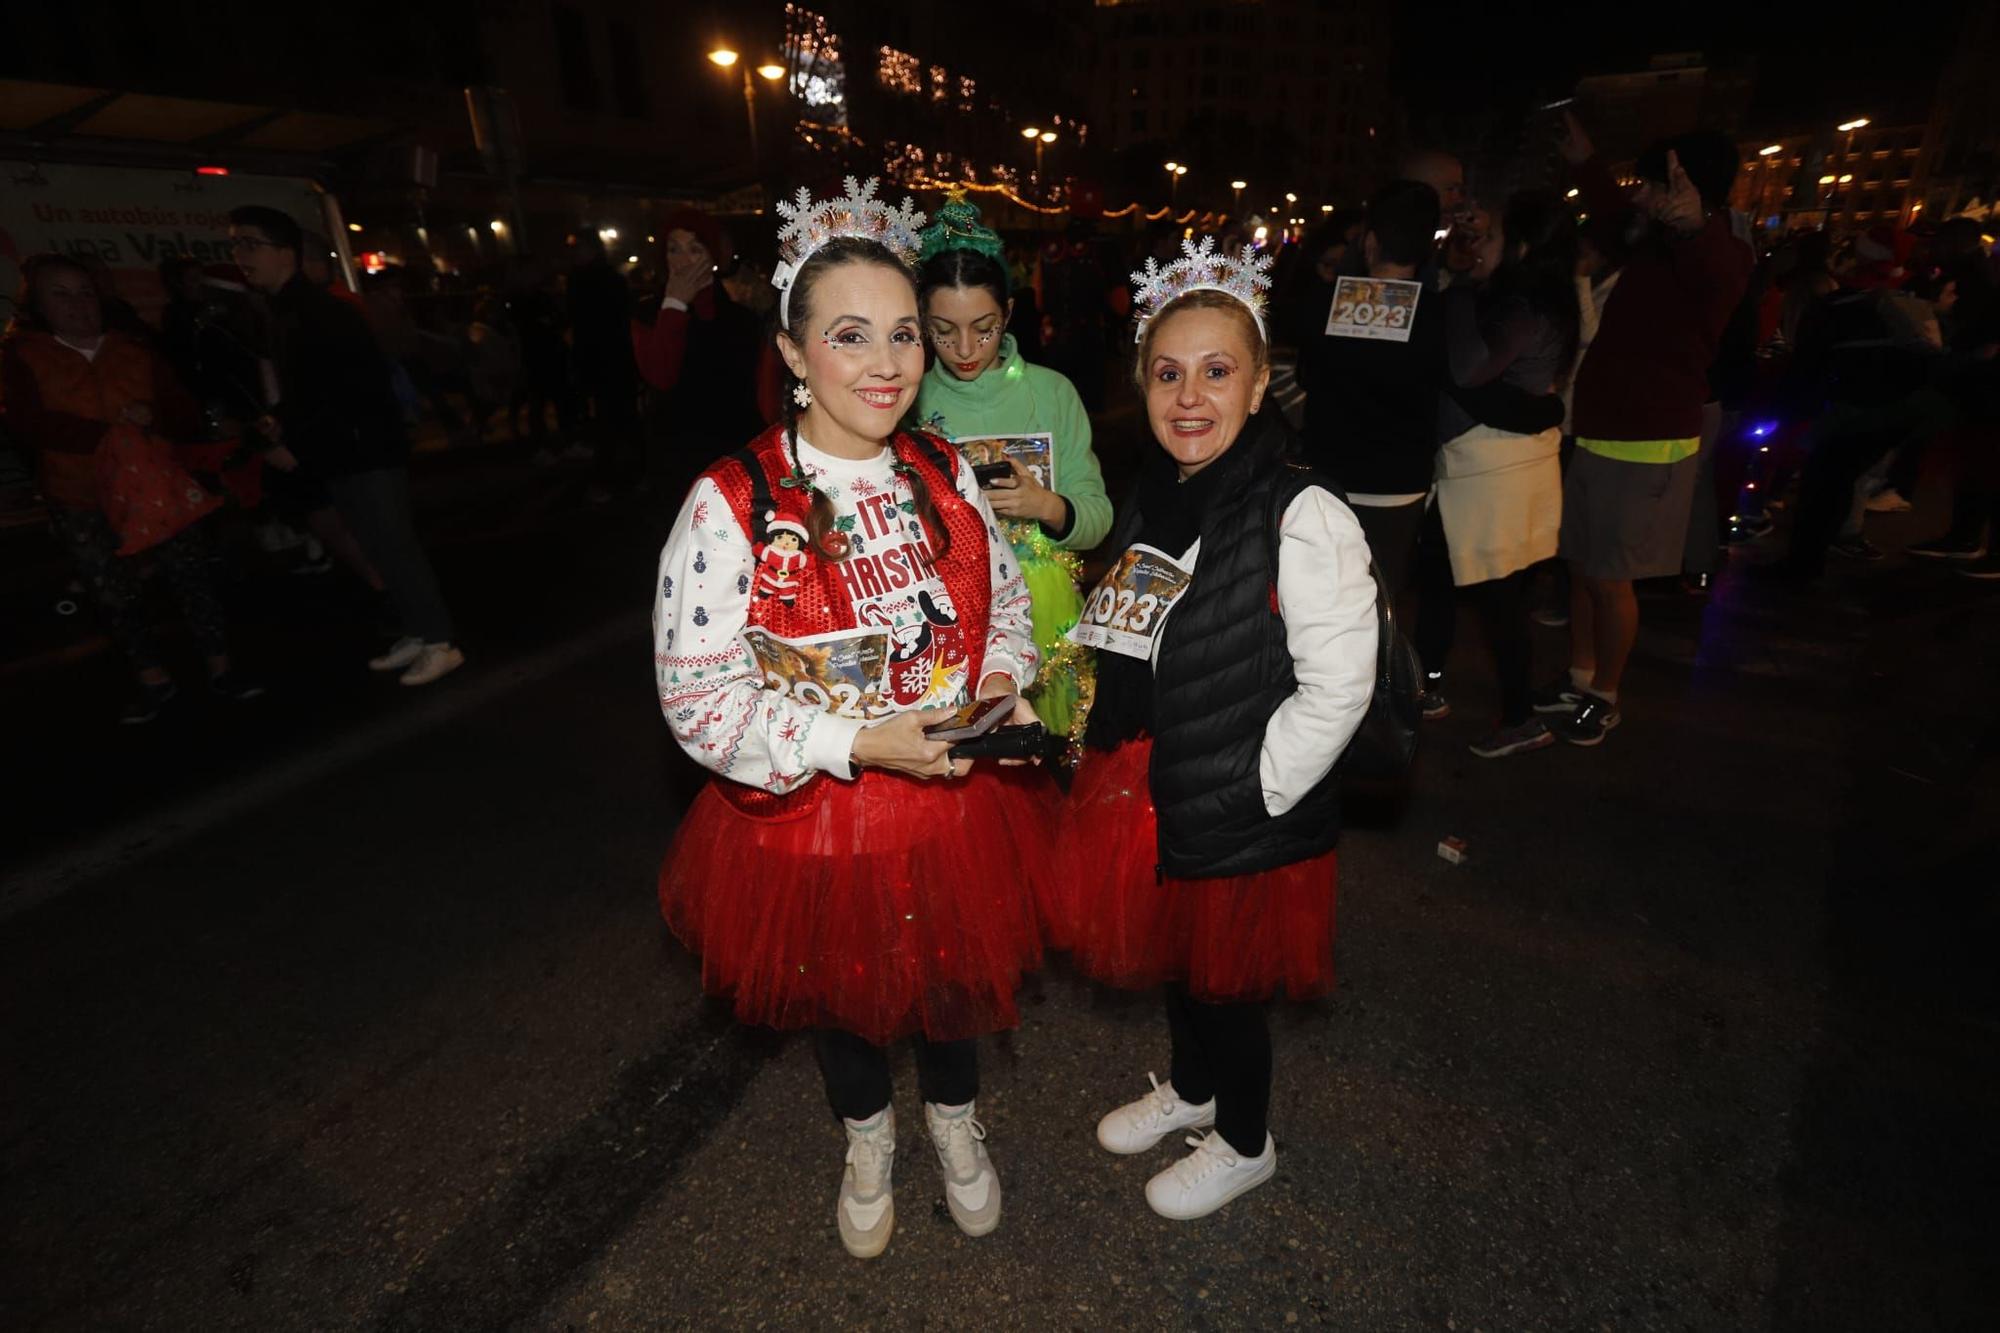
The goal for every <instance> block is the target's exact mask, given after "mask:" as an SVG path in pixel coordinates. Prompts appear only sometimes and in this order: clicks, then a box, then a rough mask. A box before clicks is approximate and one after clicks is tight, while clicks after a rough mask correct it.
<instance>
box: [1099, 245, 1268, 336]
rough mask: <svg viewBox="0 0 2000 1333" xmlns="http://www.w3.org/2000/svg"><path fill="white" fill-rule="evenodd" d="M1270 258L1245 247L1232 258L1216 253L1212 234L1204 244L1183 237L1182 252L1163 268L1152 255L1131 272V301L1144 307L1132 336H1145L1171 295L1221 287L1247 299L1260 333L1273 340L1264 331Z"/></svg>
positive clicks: (1242, 298)
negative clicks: (1143, 266)
mask: <svg viewBox="0 0 2000 1333" xmlns="http://www.w3.org/2000/svg"><path fill="white" fill-rule="evenodd" d="M1271 258H1272V257H1271V256H1270V255H1257V256H1255V257H1254V258H1253V257H1252V256H1251V255H1250V253H1249V251H1247V250H1245V251H1244V252H1243V254H1242V256H1241V257H1240V258H1236V259H1231V258H1230V257H1229V256H1228V255H1225V254H1219V253H1217V251H1216V249H1215V238H1214V237H1213V236H1204V237H1202V238H1201V244H1200V245H1196V244H1195V243H1194V242H1193V241H1192V240H1188V239H1185V238H1184V239H1183V240H1182V241H1181V258H1179V259H1176V260H1175V261H1174V262H1173V263H1171V264H1168V265H1167V266H1166V267H1164V268H1162V267H1161V266H1160V262H1159V261H1158V260H1157V259H1148V260H1147V261H1146V267H1145V268H1143V269H1135V270H1134V271H1133V273H1132V282H1133V284H1134V285H1135V286H1136V287H1137V288H1138V290H1137V291H1135V292H1134V293H1133V297H1132V304H1133V308H1134V309H1136V310H1137V311H1138V312H1139V327H1138V329H1137V330H1136V331H1135V332H1134V334H1133V341H1134V342H1137V341H1138V340H1139V339H1141V338H1143V337H1145V335H1146V325H1147V324H1148V323H1150V322H1151V321H1152V318H1153V316H1155V315H1157V314H1159V313H1160V311H1162V310H1164V309H1165V308H1166V307H1167V305H1168V304H1169V303H1171V302H1172V301H1174V300H1176V299H1178V298H1180V297H1182V296H1185V295H1187V294H1188V293H1189V292H1221V293H1222V294H1223V295H1225V296H1233V297H1235V298H1236V299H1237V300H1239V301H1241V302H1242V303H1243V305H1244V307H1245V308H1246V309H1248V310H1249V311H1250V318H1251V319H1253V320H1255V321H1256V323H1257V336H1258V337H1260V338H1262V339H1264V341H1266V342H1269V341H1270V335H1269V334H1267V333H1266V332H1265V331H1264V291H1265V289H1266V288H1268V287H1269V286H1270V285H1271V275H1270V273H1269V272H1268V270H1269V269H1270V267H1271Z"/></svg>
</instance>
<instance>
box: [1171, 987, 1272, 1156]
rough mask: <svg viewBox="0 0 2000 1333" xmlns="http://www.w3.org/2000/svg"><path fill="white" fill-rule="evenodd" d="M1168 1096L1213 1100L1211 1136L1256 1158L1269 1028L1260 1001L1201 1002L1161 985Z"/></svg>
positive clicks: (1267, 1113) (1264, 1112) (1265, 1096)
mask: <svg viewBox="0 0 2000 1333" xmlns="http://www.w3.org/2000/svg"><path fill="white" fill-rule="evenodd" d="M1167 1030H1168V1032H1169V1033H1170V1034H1171V1035H1172V1037H1173V1043H1174V1046H1173V1066H1172V1070H1173V1073H1172V1078H1173V1083H1174V1095H1175V1096H1177V1097H1179V1098H1180V1099H1181V1100H1182V1101H1184V1102H1194V1103H1197V1104H1199V1103H1201V1102H1205V1101H1207V1100H1208V1099H1209V1098H1211V1097H1213V1098H1214V1099H1215V1132H1216V1133H1218V1134H1220V1135H1222V1137H1223V1138H1224V1139H1225V1140H1226V1141H1227V1142H1228V1144H1229V1146H1230V1147H1232V1148H1234V1149H1235V1150H1236V1151H1237V1152H1239V1153H1243V1154H1244V1155H1246V1156H1249V1157H1257V1156H1260V1155H1262V1153H1263V1151H1264V1140H1265V1137H1266V1135H1267V1134H1268V1132H1269V1128H1270V1124H1269V1122H1270V1118H1271V1030H1270V1028H1269V1026H1268V1025H1267V1024H1266V1023H1265V1021H1264V1003H1263V1001H1261V1000H1251V1001H1245V1002H1243V1003H1238V1004H1207V1003H1204V1002H1203V1001H1201V1000H1197V999H1195V998H1194V997H1193V996H1191V995H1189V994H1188V991H1187V987H1186V986H1184V985H1182V984H1180V983H1179V982H1168V983H1167Z"/></svg>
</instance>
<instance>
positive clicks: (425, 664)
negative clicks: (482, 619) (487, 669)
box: [398, 643, 465, 685]
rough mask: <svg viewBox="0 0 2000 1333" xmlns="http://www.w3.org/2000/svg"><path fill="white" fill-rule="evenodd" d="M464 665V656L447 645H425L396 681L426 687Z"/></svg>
mask: <svg viewBox="0 0 2000 1333" xmlns="http://www.w3.org/2000/svg"><path fill="white" fill-rule="evenodd" d="M464 665H465V654H464V653H462V652H460V651H459V650H458V649H456V648H454V647H452V646H451V645H450V644H448V643H427V644H425V645H424V646H423V650H422V651H421V652H419V653H418V654H417V660H416V661H414V662H412V663H411V664H410V669H409V670H408V671H405V672H404V673H403V674H402V675H401V676H400V677H398V679H400V680H401V681H402V682H403V684H405V685H428V684H430V683H431V682H432V681H434V680H436V679H438V678H439V677H440V676H449V675H450V674H451V673H452V672H454V671H456V670H458V669H459V668H460V667H462V666H464Z"/></svg>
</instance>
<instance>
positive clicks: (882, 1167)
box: [833, 1106, 896, 1259]
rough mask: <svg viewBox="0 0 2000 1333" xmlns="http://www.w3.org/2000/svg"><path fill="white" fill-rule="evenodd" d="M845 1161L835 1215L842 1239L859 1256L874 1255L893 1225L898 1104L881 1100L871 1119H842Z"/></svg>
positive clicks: (886, 1242) (886, 1240) (884, 1245)
mask: <svg viewBox="0 0 2000 1333" xmlns="http://www.w3.org/2000/svg"><path fill="white" fill-rule="evenodd" d="M840 1123H841V1124H842V1125H843V1126H844V1127H845V1128H846V1130H847V1165H846V1167H844V1168H843V1169H842V1171H841V1173H840V1197H839V1199H838V1200H837V1201H836V1202H835V1203H834V1206H833V1217H834V1221H835V1223H836V1224H837V1225H838V1226H839V1227H840V1243H841V1244H842V1245H844V1246H846V1247H847V1252H848V1253H849V1254H851V1255H853V1256H854V1257H855V1258H857V1259H873V1258H874V1257H875V1256H876V1255H878V1254H880V1253H882V1251H884V1250H886V1249H888V1248H889V1235H890V1233H891V1232H893V1231H894V1230H895V1229H896V1196H895V1194H894V1192H893V1185H894V1181H893V1180H892V1179H891V1177H892V1175H893V1173H894V1170H895V1166H896V1108H895V1107H893V1106H885V1107H883V1108H882V1109H881V1110H880V1111H877V1112H876V1113H875V1115H874V1118H872V1119H869V1120H843V1121H841V1122H840Z"/></svg>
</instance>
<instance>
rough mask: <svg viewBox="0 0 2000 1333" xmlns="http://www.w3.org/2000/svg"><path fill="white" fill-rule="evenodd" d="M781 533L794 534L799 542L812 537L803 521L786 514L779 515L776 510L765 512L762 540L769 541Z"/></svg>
mask: <svg viewBox="0 0 2000 1333" xmlns="http://www.w3.org/2000/svg"><path fill="white" fill-rule="evenodd" d="M781 532H791V533H796V534H797V535H798V538H799V540H800V541H805V540H806V539H807V538H809V537H810V536H811V535H812V534H811V533H809V532H807V531H806V521H805V519H803V518H795V517H794V516H792V515H791V514H788V513H780V512H779V511H778V510H776V509H767V510H765V511H764V534H765V536H764V540H765V541H769V540H770V539H771V538H773V537H775V536H777V535H778V534H779V533H781Z"/></svg>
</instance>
